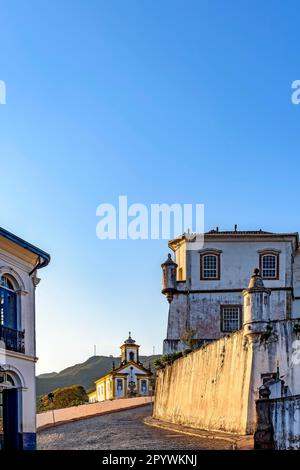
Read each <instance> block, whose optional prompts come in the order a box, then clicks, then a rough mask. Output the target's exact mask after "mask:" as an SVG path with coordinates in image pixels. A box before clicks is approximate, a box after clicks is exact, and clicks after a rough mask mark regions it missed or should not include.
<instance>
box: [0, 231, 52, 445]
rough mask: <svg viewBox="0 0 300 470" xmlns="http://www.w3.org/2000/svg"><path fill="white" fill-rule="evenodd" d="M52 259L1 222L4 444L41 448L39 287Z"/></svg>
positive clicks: (0, 410) (0, 419)
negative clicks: (37, 333)
mask: <svg viewBox="0 0 300 470" xmlns="http://www.w3.org/2000/svg"><path fill="white" fill-rule="evenodd" d="M49 261H50V256H49V255H48V254H47V253H45V252H44V251H42V250H40V249H39V248H37V247H35V246H33V245H31V244H30V243H28V242H26V241H24V240H22V239H20V238H19V237H17V236H16V235H14V234H12V233H10V232H7V231H6V230H4V229H2V228H0V449H19V450H32V449H35V445H36V390H35V363H36V361H37V357H36V346H35V289H36V286H37V285H38V283H39V280H40V279H39V278H38V277H37V270H38V269H40V268H42V267H44V266H46V265H47V264H48V263H49Z"/></svg>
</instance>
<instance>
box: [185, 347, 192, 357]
mask: <svg viewBox="0 0 300 470" xmlns="http://www.w3.org/2000/svg"><path fill="white" fill-rule="evenodd" d="M191 352H193V350H192V349H190V348H186V349H185V350H184V351H183V355H184V356H187V355H188V354H190V353H191Z"/></svg>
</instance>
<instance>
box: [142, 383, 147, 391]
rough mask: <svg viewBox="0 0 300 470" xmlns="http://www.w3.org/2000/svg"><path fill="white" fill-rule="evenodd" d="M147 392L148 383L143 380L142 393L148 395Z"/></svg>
mask: <svg viewBox="0 0 300 470" xmlns="http://www.w3.org/2000/svg"><path fill="white" fill-rule="evenodd" d="M146 392H147V381H146V380H142V381H141V393H146Z"/></svg>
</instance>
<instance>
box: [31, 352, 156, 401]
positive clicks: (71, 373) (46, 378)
mask: <svg viewBox="0 0 300 470" xmlns="http://www.w3.org/2000/svg"><path fill="white" fill-rule="evenodd" d="M158 357H160V356H159V355H156V356H140V361H141V362H143V364H144V365H145V366H146V367H148V364H149V363H150V364H151V367H152V369H153V370H154V367H153V362H154V361H155V359H157V358H158ZM113 361H114V362H115V364H116V366H117V365H118V364H119V361H120V358H119V357H107V356H93V357H90V358H89V359H88V360H87V361H85V362H83V363H82V364H75V365H74V366H72V367H68V368H67V369H64V370H62V371H61V372H58V373H57V372H51V373H49V374H41V375H38V376H37V377H36V387H37V396H40V395H45V394H46V393H49V392H51V391H52V390H55V389H57V388H64V387H69V386H72V385H75V384H79V385H82V386H83V387H84V388H85V389H86V390H88V389H89V388H91V387H93V386H94V382H95V380H97V379H99V377H101V376H102V375H105V374H107V373H108V372H109V371H110V370H111V368H112V362H113Z"/></svg>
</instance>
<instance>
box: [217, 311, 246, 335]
mask: <svg viewBox="0 0 300 470" xmlns="http://www.w3.org/2000/svg"><path fill="white" fill-rule="evenodd" d="M225 308H237V309H238V311H239V328H238V329H237V330H231V331H228V330H224V328H223V310H224V309H225ZM242 324H243V305H242V304H221V305H220V330H221V332H222V333H227V334H230V333H234V332H235V331H239V330H240V329H241V328H242Z"/></svg>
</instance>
